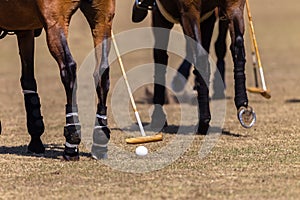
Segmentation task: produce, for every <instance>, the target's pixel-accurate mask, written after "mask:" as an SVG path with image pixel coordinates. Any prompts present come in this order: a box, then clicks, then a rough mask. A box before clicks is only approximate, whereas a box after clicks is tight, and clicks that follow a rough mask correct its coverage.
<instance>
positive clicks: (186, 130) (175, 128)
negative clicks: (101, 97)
mask: <svg viewBox="0 0 300 200" xmlns="http://www.w3.org/2000/svg"><path fill="white" fill-rule="evenodd" d="M142 125H143V127H149V126H150V123H146V122H143V123H142ZM196 128H197V127H196V126H193V125H181V126H179V125H174V124H171V125H168V126H166V127H163V128H162V129H161V130H159V131H157V130H151V129H149V128H145V132H156V133H158V132H161V133H166V134H179V135H192V134H195V132H196ZM111 130H117V131H127V132H136V131H139V129H138V124H137V123H133V124H132V125H131V126H130V127H125V128H112V129H111ZM219 133H220V134H221V135H224V136H230V137H247V136H245V135H241V134H239V133H233V132H230V131H228V130H225V129H222V128H221V127H216V126H211V127H210V128H209V134H219Z"/></svg>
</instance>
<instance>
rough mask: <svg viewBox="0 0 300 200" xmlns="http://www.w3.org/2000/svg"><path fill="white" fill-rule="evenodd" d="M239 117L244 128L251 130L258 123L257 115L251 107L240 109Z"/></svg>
mask: <svg viewBox="0 0 300 200" xmlns="http://www.w3.org/2000/svg"><path fill="white" fill-rule="evenodd" d="M237 116H238V119H239V121H240V123H241V125H242V126H243V127H244V128H251V127H252V126H253V125H254V124H255V122H256V114H255V112H254V110H253V108H252V107H251V106H248V107H247V108H246V107H244V106H242V107H240V108H239V110H238V113H237Z"/></svg>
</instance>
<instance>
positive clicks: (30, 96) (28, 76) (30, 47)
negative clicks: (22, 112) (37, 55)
mask: <svg viewBox="0 0 300 200" xmlns="http://www.w3.org/2000/svg"><path fill="white" fill-rule="evenodd" d="M16 34H17V39H18V46H19V53H20V58H21V63H22V76H21V86H22V89H23V94H24V101H25V109H26V117H27V130H28V133H29V134H30V136H31V141H30V143H29V145H28V151H29V152H32V153H38V154H39V153H44V152H45V147H44V145H43V143H42V141H41V138H40V137H41V135H42V134H43V133H44V122H43V117H42V115H41V110H40V108H41V104H40V98H39V95H38V93H37V85H36V81H35V78H34V31H19V32H17V33H16Z"/></svg>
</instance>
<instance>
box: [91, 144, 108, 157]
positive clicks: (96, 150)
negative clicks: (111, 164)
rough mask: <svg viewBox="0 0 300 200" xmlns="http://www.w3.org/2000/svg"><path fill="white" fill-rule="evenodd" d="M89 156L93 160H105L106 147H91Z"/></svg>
mask: <svg viewBox="0 0 300 200" xmlns="http://www.w3.org/2000/svg"><path fill="white" fill-rule="evenodd" d="M91 156H92V158H93V159H95V160H101V159H107V147H106V146H103V147H102V146H98V145H94V144H93V146H92V150H91Z"/></svg>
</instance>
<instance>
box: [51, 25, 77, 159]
mask: <svg viewBox="0 0 300 200" xmlns="http://www.w3.org/2000/svg"><path fill="white" fill-rule="evenodd" d="M62 27H63V26H59V24H57V25H55V26H52V27H51V28H48V29H46V32H47V43H48V47H49V50H50V52H51V54H52V56H53V57H54V58H55V59H56V61H57V63H58V65H59V69H60V76H61V81H62V83H63V85H64V88H65V92H66V97H67V104H66V126H65V127H64V136H65V138H66V143H65V150H64V153H63V157H64V159H66V160H78V159H79V150H78V145H79V143H80V141H81V132H80V129H81V126H80V123H79V118H78V108H77V100H76V89H77V83H76V62H75V61H74V59H73V57H72V55H71V52H70V49H69V47H68V44H67V39H66V35H65V33H64V31H63V28H62Z"/></svg>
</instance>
